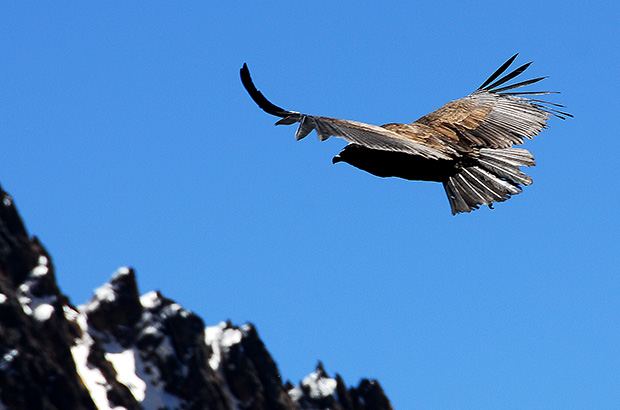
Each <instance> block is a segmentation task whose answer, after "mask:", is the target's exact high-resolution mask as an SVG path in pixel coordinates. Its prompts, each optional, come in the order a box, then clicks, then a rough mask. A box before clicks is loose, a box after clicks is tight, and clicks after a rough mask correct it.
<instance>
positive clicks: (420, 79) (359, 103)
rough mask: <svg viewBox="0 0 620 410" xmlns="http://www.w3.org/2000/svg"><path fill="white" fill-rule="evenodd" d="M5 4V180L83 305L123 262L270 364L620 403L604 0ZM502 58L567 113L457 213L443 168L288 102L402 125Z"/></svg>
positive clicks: (478, 402) (475, 402)
mask: <svg viewBox="0 0 620 410" xmlns="http://www.w3.org/2000/svg"><path fill="white" fill-rule="evenodd" d="M592 4H595V5H588V4H587V3H585V2H582V3H577V2H575V3H566V2H559V1H547V2H531V1H523V2H516V3H515V2H494V3H493V4H488V3H486V2H470V3H462V2H449V1H448V2H427V3H422V4H420V3H417V2H411V3H407V2H393V3H381V5H379V3H370V2H357V3H347V2H344V3H333V2H312V3H310V2H303V3H301V2H300V3H294V2H277V1H276V2H251V3H248V4H245V3H235V2H232V3H230V2H229V3H226V4H224V3H222V2H195V3H191V2H185V3H183V4H177V3H175V4H174V5H173V4H172V3H168V2H131V3H130V2H106V3H105V4H103V3H101V4H98V3H96V2H73V3H70V2H63V4H62V5H57V4H52V3H45V4H40V3H39V4H36V5H35V4H29V5H24V3H23V2H3V3H2V5H1V6H0V38H1V41H0V53H1V55H2V56H3V59H2V60H3V63H2V64H0V78H1V79H0V91H1V95H2V99H1V100H0V112H1V115H0V135H1V136H2V150H1V152H0V158H1V160H0V183H1V184H2V186H3V188H4V189H6V190H7V191H8V192H10V193H11V194H12V195H13V196H14V198H15V200H16V203H17V205H18V208H19V209H20V211H21V213H22V216H23V217H24V219H25V221H26V224H27V227H28V229H29V231H30V232H31V234H33V235H37V236H38V237H39V238H40V239H41V241H42V242H43V244H44V245H45V246H46V247H47V249H48V250H49V251H50V253H51V254H52V256H53V258H54V263H55V265H56V274H57V277H58V281H59V283H60V286H61V289H62V290H63V291H64V292H65V293H66V294H68V295H69V296H70V297H71V299H72V301H73V302H74V303H76V304H80V303H85V302H86V301H87V300H88V299H89V298H90V297H91V295H92V291H93V289H94V288H96V287H98V286H100V285H102V284H103V283H104V282H105V281H107V280H108V279H109V277H110V275H111V274H112V273H113V272H114V271H115V270H116V269H117V268H118V267H120V266H126V265H127V266H132V267H134V268H135V269H136V271H137V274H138V280H139V285H140V289H141V292H142V293H146V292H147V291H150V290H153V289H161V290H163V292H164V294H165V295H167V296H168V297H170V298H172V299H175V300H177V301H178V302H179V303H181V304H182V305H183V306H184V307H186V308H188V309H191V310H193V311H194V312H196V313H197V314H199V315H200V316H201V317H203V318H204V320H205V322H206V324H207V325H213V324H216V323H218V322H219V321H221V320H226V319H231V320H232V321H233V322H234V323H236V324H239V325H240V324H242V323H244V322H246V321H251V322H253V323H255V324H256V326H257V327H258V330H259V333H260V334H261V336H262V338H263V339H264V341H265V343H266V345H267V347H268V348H269V350H270V351H271V353H272V354H273V356H274V358H275V359H276V361H277V362H278V365H279V367H280V370H281V372H282V375H283V377H284V378H285V379H291V380H292V381H293V382H297V381H299V380H300V379H301V378H303V377H304V376H305V375H306V374H307V373H309V372H310V371H312V370H313V368H314V366H315V364H316V362H317V360H319V359H320V360H322V361H323V362H324V365H325V367H326V369H327V371H328V372H330V373H332V374H333V372H336V371H337V372H339V373H340V374H341V375H342V376H343V377H344V378H345V380H346V381H347V382H348V383H351V384H354V383H357V381H358V380H359V379H360V378H362V377H369V378H376V379H378V380H379V381H380V382H381V383H382V385H383V387H384V389H385V390H386V393H387V394H388V397H389V398H390V399H391V400H392V403H393V405H394V407H395V408H396V409H398V410H405V409H414V408H422V409H440V408H446V409H455V408H480V409H484V408H488V409H497V408H515V409H516V408H532V409H533V408H540V409H549V408H562V409H570V408H575V409H584V408H597V409H600V408H614V407H617V405H618V403H619V402H620V320H619V319H620V296H619V295H620V278H619V276H618V273H619V272H620V269H619V268H618V263H619V262H620V257H619V250H620V249H619V241H620V235H619V234H618V226H619V225H620V218H619V216H618V214H619V211H620V195H619V193H618V192H619V189H620V182H619V181H618V176H619V172H618V168H617V164H618V160H617V155H618V151H619V148H620V143H619V142H618V141H619V138H618V137H619V135H618V133H619V131H618V126H617V122H618V112H619V111H620V107H619V103H618V95H619V91H620V85H619V84H620V83H619V82H618V78H619V76H620V69H619V66H618V60H619V50H620V35H619V34H620V33H619V26H618V21H619V19H620V5H619V4H618V3H617V2H596V3H592ZM515 52H519V53H520V56H519V59H518V60H517V62H521V63H525V62H527V61H530V60H534V64H533V65H532V66H531V67H530V69H529V70H528V74H529V75H530V78H531V77H535V76H542V75H549V76H550V78H549V79H547V80H545V81H544V82H543V83H541V84H542V85H541V87H544V88H548V89H552V90H559V91H562V94H560V95H558V96H553V97H552V100H553V101H554V102H559V103H562V104H564V105H565V106H566V107H567V110H568V111H570V112H571V113H573V114H574V115H575V118H574V119H571V120H567V121H560V120H556V119H552V120H551V121H550V123H549V129H548V130H546V131H545V132H543V133H542V134H541V135H540V136H539V137H537V138H536V139H535V140H532V141H528V142H527V143H526V145H525V146H526V147H527V148H528V149H530V150H531V151H532V152H533V153H534V154H535V155H536V160H537V163H538V165H537V166H536V167H535V168H532V169H529V170H528V173H529V174H530V175H532V177H533V178H534V184H533V185H532V186H529V187H527V188H526V189H525V190H524V192H523V193H522V194H520V195H518V196H516V197H514V198H512V199H511V200H509V201H508V202H506V203H502V204H498V205H497V206H496V207H495V210H492V211H491V210H489V209H486V208H485V209H481V210H478V211H476V212H474V213H471V214H465V215H458V216H456V217H454V216H452V215H451V214H450V209H449V205H448V201H447V199H446V197H445V194H444V192H443V189H442V187H441V186H440V185H439V184H432V183H423V182H410V181H403V180H398V179H380V178H376V177H373V176H371V175H369V174H366V173H364V172H362V171H360V170H357V169H355V168H353V167H350V166H348V165H347V164H336V165H332V164H331V158H332V156H334V155H335V154H337V153H338V152H339V150H340V149H341V148H342V147H343V146H344V145H345V143H344V141H342V140H337V139H330V140H329V141H327V142H323V143H319V142H318V141H317V140H316V138H315V136H314V135H315V134H313V135H312V136H310V137H308V138H306V139H305V140H303V141H301V142H296V141H295V139H294V131H295V129H294V127H274V126H273V123H274V122H275V120H276V118H274V117H270V116H269V115H267V114H265V113H264V112H262V111H260V109H258V107H256V106H255V105H254V103H253V102H252V101H251V100H250V98H249V97H248V96H247V94H246V92H245V90H244V89H243V88H242V86H241V83H240V81H239V68H240V67H241V66H242V64H243V63H244V62H247V63H248V65H249V67H250V70H251V72H252V75H253V77H254V79H255V81H256V83H257V85H258V87H259V89H261V90H262V91H263V92H264V93H265V94H266V95H267V97H268V98H270V99H271V100H273V101H274V102H275V103H276V104H278V105H281V106H283V107H284V108H287V109H291V110H296V111H302V112H308V113H311V114H317V115H327V116H333V117H341V118H346V119H353V120H358V121H364V122H368V123H373V124H383V123H387V122H411V121H413V120H415V119H417V118H419V117H420V116H422V115H424V114H426V113H428V112H430V111H431V110H433V109H435V108H438V107H439V106H441V105H442V104H444V103H446V102H448V101H449V100H452V99H456V98H460V97H462V96H465V95H467V94H468V93H470V92H472V91H473V90H475V89H476V88H477V87H478V86H479V85H480V84H481V83H482V82H483V81H484V80H485V79H486V78H487V77H488V75H490V74H491V73H492V72H493V71H494V70H495V69H496V68H497V67H498V66H499V65H500V64H501V63H503V62H504V61H505V60H506V59H507V58H508V57H510V56H511V55H512V54H514V53H515Z"/></svg>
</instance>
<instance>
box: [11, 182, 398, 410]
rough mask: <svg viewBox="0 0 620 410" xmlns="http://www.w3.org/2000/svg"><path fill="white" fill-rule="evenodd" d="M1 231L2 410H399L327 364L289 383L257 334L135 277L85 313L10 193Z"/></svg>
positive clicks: (127, 274) (115, 282) (122, 273)
mask: <svg viewBox="0 0 620 410" xmlns="http://www.w3.org/2000/svg"><path fill="white" fill-rule="evenodd" d="M0 230H2V232H3V235H0V408H2V409H5V408H6V409H50V410H55V409H69V408H70V409H77V410H81V409H88V410H95V409H106V410H107V409H115V410H120V409H127V410H134V409H136V410H138V409H170V410H172V409H211V410H241V409H243V410H302V409H318V410H321V409H333V410H389V409H391V406H390V404H389V400H388V399H387V397H386V396H385V394H384V393H383V390H382V389H381V387H380V386H379V383H378V382H376V381H371V380H362V381H361V382H360V384H359V386H358V387H351V388H347V387H346V385H345V384H344V382H343V380H342V378H341V377H340V376H339V375H336V377H335V378H332V377H329V376H328V374H327V372H326V371H325V369H324V367H323V364H322V363H321V362H319V364H318V365H317V367H316V370H315V371H314V372H312V373H311V374H309V375H308V376H307V377H305V378H304V379H303V380H302V381H301V383H300V384H299V385H297V386H293V385H292V384H290V383H286V384H283V383H282V380H281V376H280V372H279V370H278V367H277V365H276V363H275V361H274V360H273V358H272V357H271V354H270V353H269V351H268V350H267V348H266V346H265V344H264V343H263V341H262V340H261V339H260V337H259V334H258V331H257V329H256V327H255V326H254V325H253V324H251V323H246V324H244V325H242V326H236V325H234V324H232V323H231V322H230V321H226V322H221V323H219V324H217V325H215V326H208V327H206V326H205V324H204V322H203V320H202V319H201V318H200V317H198V316H197V315H196V314H195V313H193V312H191V311H190V310H187V309H184V308H183V307H182V306H181V305H180V304H179V303H177V302H175V301H173V300H171V299H168V298H166V297H165V296H164V295H163V294H162V293H161V292H160V291H151V292H147V293H146V294H144V295H142V296H140V293H139V289H138V284H137V281H136V273H135V271H134V270H133V269H132V268H128V267H122V268H120V269H118V270H117V272H116V273H114V275H113V276H112V278H111V279H110V281H109V282H108V283H106V284H104V285H103V286H101V287H99V288H98V289H96V290H95V292H94V295H93V297H92V299H91V300H90V301H89V302H87V303H86V304H84V305H81V306H78V307H75V306H74V305H72V304H71V302H70V301H69V298H68V297H66V296H65V295H63V294H62V293H61V292H60V290H59V287H58V285H57V283H56V277H55V274H54V266H53V263H52V258H51V256H50V255H49V254H48V253H47V251H46V250H45V248H44V247H43V246H42V245H41V243H40V242H39V241H38V240H37V238H34V237H33V238H31V237H29V236H28V233H27V231H26V229H25V226H24V224H23V222H22V220H21V218H20V217H19V214H18V212H17V209H16V208H15V205H14V202H13V199H12V198H11V197H10V196H9V195H8V194H7V193H6V192H4V191H3V190H2V189H1V188H0ZM33 392H36V394H32V393H33Z"/></svg>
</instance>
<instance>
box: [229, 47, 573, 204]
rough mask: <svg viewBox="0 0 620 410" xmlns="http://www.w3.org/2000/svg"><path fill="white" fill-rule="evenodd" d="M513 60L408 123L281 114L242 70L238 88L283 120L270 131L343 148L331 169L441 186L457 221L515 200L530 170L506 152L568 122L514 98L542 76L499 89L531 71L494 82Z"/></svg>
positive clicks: (551, 108) (518, 152) (529, 159)
mask: <svg viewBox="0 0 620 410" xmlns="http://www.w3.org/2000/svg"><path fill="white" fill-rule="evenodd" d="M516 57H517V54H515V55H514V56H512V57H511V58H510V59H509V60H508V61H506V62H505V63H504V64H503V65H502V66H501V67H500V68H498V69H497V70H496V71H495V72H494V73H493V74H492V75H491V76H490V77H489V78H488V79H487V80H486V81H485V82H484V83H483V84H482V85H481V86H480V87H479V88H478V89H477V90H476V91H474V92H473V93H472V94H470V95H468V96H467V97H464V98H461V99H458V100H455V101H451V102H449V103H447V104H446V105H444V106H443V107H441V108H439V109H437V110H435V111H433V112H431V113H430V114H427V115H425V116H424V117H422V118H420V119H418V120H416V121H414V122H412V123H410V124H400V123H390V124H384V125H381V126H376V125H371V124H365V123H362V122H357V121H349V120H342V119H339V118H330V117H321V116H317V115H308V114H302V113H299V112H296V111H288V110H285V109H283V108H280V107H278V106H276V105H275V104H273V103H271V102H270V101H269V100H267V98H265V96H264V95H263V94H262V93H261V92H260V91H258V90H257V89H256V86H255V85H254V83H253V82H252V78H251V77H250V71H249V70H248V67H247V65H246V64H244V65H243V67H242V68H241V81H242V82H243V85H244V87H245V89H246V90H247V91H248V93H249V94H250V97H252V99H253V100H254V102H256V104H258V106H259V107H260V108H262V109H263V110H264V111H265V112H267V113H269V114H272V115H275V116H277V117H281V118H282V119H281V120H279V121H278V122H276V125H281V124H284V125H291V124H295V123H299V128H298V129H297V132H296V134H295V138H296V139H297V140H300V139H302V138H304V137H306V136H307V135H308V134H310V133H311V132H312V131H316V133H317V134H318V137H319V140H321V141H325V140H326V139H328V138H329V137H331V136H334V137H340V138H344V139H345V140H346V141H347V142H349V144H348V145H347V146H346V147H345V148H344V149H343V150H342V151H341V152H340V153H339V154H338V155H336V156H335V157H334V159H333V162H334V163H337V162H347V163H349V164H351V165H353V166H355V167H357V168H360V169H362V170H364V171H367V172H369V173H371V174H373V175H377V176H380V177H400V178H405V179H410V180H421V181H435V182H441V183H442V184H443V186H444V188H445V190H446V194H447V195H448V200H449V201H450V207H451V208H452V214H457V213H460V212H470V211H472V210H474V209H478V206H479V205H488V206H492V204H493V203H494V202H502V201H505V200H507V199H508V198H510V197H511V196H512V195H516V194H518V193H520V192H521V185H530V184H531V183H532V179H531V178H530V177H529V176H528V175H526V174H525V173H524V172H523V171H521V170H520V169H519V167H520V166H533V165H535V163H534V156H533V155H532V154H531V153H530V152H529V151H528V150H526V149H523V148H513V146H514V145H520V144H522V143H523V139H524V138H527V139H531V138H532V137H534V136H535V135H537V134H538V133H540V132H541V131H542V129H543V128H545V126H546V123H547V119H548V118H549V116H555V117H558V118H561V119H564V118H565V117H567V116H571V115H570V114H568V113H565V112H562V111H559V110H558V108H562V106H561V105H559V104H553V103H550V102H546V101H542V100H538V99H534V98H532V96H535V95H543V94H551V93H552V92H550V91H538V92H528V91H526V92H519V91H514V90H515V89H516V88H519V87H522V86H525V85H530V84H534V83H537V82H538V81H541V80H543V79H544V78H546V77H538V78H534V79H532V80H526V81H521V82H518V83H514V84H511V85H505V86H503V87H500V86H502V85H504V84H506V83H507V82H508V81H510V80H512V79H513V78H515V77H517V76H518V75H519V74H521V73H523V71H525V70H526V69H527V67H529V65H530V64H531V63H527V64H524V65H522V66H520V67H518V68H517V69H515V70H514V71H512V72H510V73H508V74H505V75H504V76H503V77H500V76H501V75H502V74H504V72H505V71H506V70H507V69H508V67H509V66H510V65H511V64H512V63H513V61H514V60H515V59H516ZM571 117H572V116H571Z"/></svg>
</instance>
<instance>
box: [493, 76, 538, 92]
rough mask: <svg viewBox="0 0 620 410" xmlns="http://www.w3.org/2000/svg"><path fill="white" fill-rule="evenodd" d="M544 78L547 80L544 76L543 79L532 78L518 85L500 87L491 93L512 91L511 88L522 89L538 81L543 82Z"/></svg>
mask: <svg viewBox="0 0 620 410" xmlns="http://www.w3.org/2000/svg"><path fill="white" fill-rule="evenodd" d="M545 78H547V77H546V76H545V77H538V78H534V79H531V80H527V81H521V82H520V83H515V84H511V85H507V86H506V87H502V88H499V89H497V90H493V92H494V93H499V92H502V91H508V90H512V89H513V88H519V87H524V86H526V85H530V84H534V83H537V82H539V81H540V80H544V79H545Z"/></svg>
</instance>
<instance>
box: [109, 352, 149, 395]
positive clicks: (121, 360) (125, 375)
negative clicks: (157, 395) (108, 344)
mask: <svg viewBox="0 0 620 410" xmlns="http://www.w3.org/2000/svg"><path fill="white" fill-rule="evenodd" d="M105 358H106V359H107V360H108V361H109V362H110V363H112V366H114V370H116V380H118V381H119V382H121V383H123V384H124V385H125V386H127V387H128V388H129V390H130V391H131V394H133V397H135V398H136V400H138V401H139V402H142V401H144V397H145V396H146V383H145V382H144V380H142V379H141V378H139V377H138V375H137V374H136V358H135V352H134V351H133V350H131V349H127V350H124V351H122V352H120V353H106V354H105Z"/></svg>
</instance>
